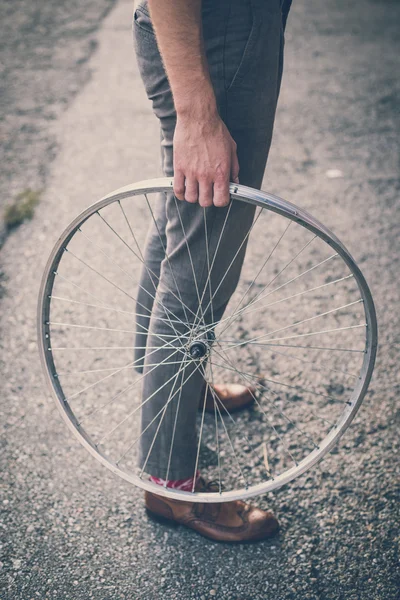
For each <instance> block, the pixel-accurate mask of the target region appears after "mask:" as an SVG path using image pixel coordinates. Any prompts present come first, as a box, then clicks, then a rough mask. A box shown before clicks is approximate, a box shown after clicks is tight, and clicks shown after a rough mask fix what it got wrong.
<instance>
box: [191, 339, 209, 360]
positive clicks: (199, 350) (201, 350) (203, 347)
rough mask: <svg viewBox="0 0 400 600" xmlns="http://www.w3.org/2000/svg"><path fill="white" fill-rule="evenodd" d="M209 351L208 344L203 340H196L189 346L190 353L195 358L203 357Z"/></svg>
mask: <svg viewBox="0 0 400 600" xmlns="http://www.w3.org/2000/svg"><path fill="white" fill-rule="evenodd" d="M207 352H208V345H207V344H206V342H205V341H203V340H196V341H194V342H192V343H191V344H190V346H189V354H190V356H191V357H192V358H193V359H194V360H199V359H200V358H203V356H205V355H206V354H207Z"/></svg>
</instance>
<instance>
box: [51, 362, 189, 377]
mask: <svg viewBox="0 0 400 600" xmlns="http://www.w3.org/2000/svg"><path fill="white" fill-rule="evenodd" d="M181 363H182V361H181V360H177V361H173V362H167V363H164V364H165V365H180V364H181ZM159 364H160V363H153V364H149V363H146V367H158V365H159ZM131 368H132V364H131V363H129V364H128V365H125V366H124V367H108V368H107V369H86V370H85V371H62V372H61V373H60V372H59V371H58V372H57V377H62V376H64V375H83V374H86V373H104V372H105V371H115V370H116V369H120V370H121V371H123V370H124V369H131Z"/></svg>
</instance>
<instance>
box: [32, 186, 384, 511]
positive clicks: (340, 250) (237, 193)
mask: <svg viewBox="0 0 400 600" xmlns="http://www.w3.org/2000/svg"><path fill="white" fill-rule="evenodd" d="M172 186H173V179H171V178H159V179H152V180H146V181H141V182H138V183H136V184H132V185H129V186H126V187H124V188H121V189H118V190H116V191H114V192H112V193H110V194H108V195H107V196H105V197H104V198H102V199H101V200H99V201H98V202H96V203H94V204H93V205H91V206H89V207H88V208H87V209H85V210H84V211H83V212H82V213H81V214H80V215H79V216H78V217H76V218H75V219H74V220H73V221H72V222H71V223H70V224H69V225H68V227H67V228H66V229H65V231H64V232H63V234H62V235H61V236H60V238H59V239H58V241H57V243H56V244H55V246H54V248H53V250H52V252H51V254H50V256H49V259H48V261H47V264H46V267H45V271H44V274H43V278H42V283H41V287H40V292H39V302H38V342H39V352H40V358H41V362H42V366H43V370H44V373H45V376H46V380H47V383H48V385H49V388H50V390H51V393H52V396H53V398H54V400H55V402H56V404H57V406H58V409H59V410H60V412H61V415H62V417H63V419H64V421H65V422H66V424H67V426H68V427H69V428H70V430H71V431H72V432H73V433H74V435H75V436H76V437H77V439H78V440H79V441H80V443H81V444H82V445H83V446H84V447H85V448H86V449H87V450H88V451H89V452H90V453H91V454H92V455H93V456H94V457H95V458H96V459H97V460H99V461H100V462H101V463H102V464H103V465H104V466H106V467H107V468H108V469H110V470H111V471H112V472H113V473H115V474H116V475H118V476H120V477H122V478H123V479H125V480H126V481H129V482H130V483H133V484H134V485H136V486H138V487H140V488H142V489H144V490H147V491H149V492H156V493H157V494H159V495H162V496H165V497H168V498H173V499H179V500H188V501H194V500H195V501H201V502H222V501H232V500H236V499H246V498H249V497H252V496H256V495H259V494H264V493H266V492H269V491H272V490H274V489H277V488H279V487H281V486H282V485H285V484H286V483H289V482H290V481H292V480H293V479H295V478H296V477H298V476H300V475H301V474H303V473H305V472H306V471H307V470H308V469H310V468H311V467H313V466H314V465H315V464H316V463H317V462H319V461H320V460H321V459H322V458H323V457H324V456H325V454H326V453H328V452H329V451H330V450H331V449H332V448H333V446H334V445H335V444H336V443H337V441H338V440H339V438H340V437H341V436H342V435H343V433H344V432H345V431H346V429H347V428H348V427H349V425H350V423H351V421H352V420H353V418H354V416H355V415H356V413H357V411H358V409H359V407H360V405H361V402H362V400H363V398H364V396H365V394H366V391H367V388H368V385H369V382H370V379H371V376H372V372H373V368H374V362H375V356H376V348H377V322H376V314H375V308H374V303H373V300H372V296H371V293H370V290H369V288H368V285H367V283H366V281H365V278H364V276H363V274H362V272H361V271H360V269H359V267H358V266H357V264H356V263H355V261H354V259H353V258H352V256H351V255H350V253H349V252H348V251H347V250H346V248H345V247H344V245H343V244H342V243H341V242H340V241H339V240H338V239H337V237H336V236H335V235H334V234H332V233H331V232H330V231H329V230H328V229H327V228H326V227H325V226H324V225H322V224H321V223H320V222H319V221H317V220H316V219H315V218H314V217H312V216H311V215H309V214H308V213H307V212H306V211H304V210H302V209H300V208H298V207H296V206H294V205H293V204H291V203H289V202H287V201H285V200H282V199H280V198H278V197H276V196H274V195H272V194H269V193H266V192H263V191H259V190H255V189H252V188H249V187H246V186H242V185H236V184H231V185H230V193H231V196H232V198H233V199H237V200H240V201H244V202H248V203H251V204H255V205H257V206H259V207H262V208H266V209H267V210H269V211H271V212H273V213H277V214H279V215H280V216H282V217H286V218H287V219H289V220H291V221H293V222H296V223H298V224H299V225H301V226H302V227H304V228H305V229H307V230H308V231H310V232H312V233H313V234H315V235H316V236H317V237H318V238H319V239H321V240H322V241H324V242H325V243H327V244H328V245H329V246H330V247H331V248H332V249H333V250H334V251H335V252H336V253H337V254H338V255H339V256H340V257H341V259H342V260H343V261H344V263H345V264H346V265H347V267H348V269H349V270H350V271H351V273H352V274H353V276H354V279H355V281H356V283H357V286H358V289H359V292H360V294H361V298H362V302H363V307H364V313H365V322H366V335H365V351H364V357H363V361H362V366H361V370H360V373H359V378H358V380H357V383H356V384H355V387H354V390H353V392H352V394H351V396H350V398H349V400H348V401H347V402H346V408H345V409H344V410H343V412H342V414H341V417H340V418H339V420H338V421H337V422H336V423H335V426H334V427H333V428H332V429H331V431H330V432H329V433H328V435H327V436H326V437H325V438H324V439H323V441H322V442H321V443H319V444H318V448H315V449H314V450H313V451H312V452H310V453H309V454H308V455H307V456H306V457H305V458H304V459H302V460H301V461H300V462H298V464H297V465H296V466H294V467H292V468H291V469H288V470H286V471H285V472H284V473H282V474H280V475H278V476H275V477H274V478H273V479H269V480H268V481H264V482H262V483H259V484H256V485H252V486H251V487H249V488H246V487H241V488H238V489H234V490H230V491H224V492H222V493H221V492H207V493H205V492H196V491H195V492H185V491H181V490H173V489H170V488H165V487H162V486H158V485H155V484H153V483H152V482H150V481H148V480H146V479H143V478H141V477H139V476H138V475H135V474H134V473H131V472H128V471H126V470H124V469H121V468H120V467H119V466H118V465H117V464H116V463H115V462H113V461H112V460H111V459H110V458H108V457H107V456H106V455H105V454H104V453H103V452H102V451H101V450H100V449H99V448H98V447H97V446H96V444H95V443H94V442H93V441H92V439H91V437H90V436H89V435H88V434H87V433H86V431H85V429H84V428H83V427H82V426H80V425H79V424H78V421H77V419H76V416H75V414H74V412H73V410H72V409H71V407H70V405H69V403H68V401H66V400H65V395H64V392H63V389H62V387H61V385H60V382H59V380H58V378H57V377H55V376H54V374H55V373H56V368H55V364H54V359H53V354H52V352H51V351H49V350H48V348H49V340H50V339H51V330H50V326H49V324H48V323H49V313H50V297H51V295H52V290H53V285H54V279H55V272H57V268H58V265H59V263H60V260H61V258H62V255H63V253H64V247H65V246H66V245H67V244H68V243H69V242H70V240H71V239H72V238H73V236H74V234H75V233H76V231H77V230H78V228H79V227H80V226H81V225H82V224H83V223H84V222H85V221H86V220H87V219H89V217H90V216H91V215H93V214H94V213H95V212H96V211H99V210H101V209H103V208H105V207H106V206H108V205H110V204H112V203H114V202H117V201H122V200H124V199H126V198H129V197H132V196H136V195H140V194H143V193H148V194H150V193H153V192H171V190H172Z"/></svg>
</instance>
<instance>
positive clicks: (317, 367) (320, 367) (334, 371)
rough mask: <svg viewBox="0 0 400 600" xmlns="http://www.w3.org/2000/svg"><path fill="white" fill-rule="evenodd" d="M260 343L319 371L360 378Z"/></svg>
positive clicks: (272, 350)
mask: <svg viewBox="0 0 400 600" xmlns="http://www.w3.org/2000/svg"><path fill="white" fill-rule="evenodd" d="M218 345H219V346H220V347H221V349H222V348H223V346H221V344H218ZM260 345H261V346H264V345H265V346H266V348H267V350H268V352H271V354H279V355H280V356H285V357H287V358H293V359H294V360H299V361H300V362H302V363H306V364H310V365H313V367H314V368H315V369H316V370H317V371H331V372H332V373H342V374H343V375H347V376H348V377H354V378H355V379H359V378H360V376H359V375H355V374H354V373H349V372H348V371H342V370H341V369H332V368H331V367H328V365H325V364H323V363H318V362H316V361H314V360H306V359H304V358H300V357H299V356H295V355H294V354H287V353H286V352H279V350H275V349H272V348H271V347H269V346H268V345H266V344H260Z"/></svg>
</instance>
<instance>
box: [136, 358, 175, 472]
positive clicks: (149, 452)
mask: <svg viewBox="0 0 400 600" xmlns="http://www.w3.org/2000/svg"><path fill="white" fill-rule="evenodd" d="M185 367H186V365H185V364H181V366H180V368H179V370H178V372H177V373H176V376H175V379H174V382H173V384H172V387H171V391H170V393H169V396H168V400H167V402H166V403H165V406H164V410H163V413H162V415H161V418H160V421H159V423H158V425H157V429H156V432H155V434H154V436H153V441H152V442H151V445H150V448H149V451H148V453H147V456H146V460H145V461H144V464H143V466H142V468H141V471H140V474H139V477H140V478H142V476H143V471H144V470H145V468H146V465H147V461H148V460H149V457H150V454H151V451H152V450H153V447H154V444H155V442H156V439H157V436H158V432H159V431H160V427H161V424H162V422H163V420H164V416H165V413H166V412H167V408H168V405H169V403H170V401H171V396H172V393H173V391H174V389H175V385H176V382H177V381H178V378H179V375H180V374H181V373H183V372H184V370H185ZM180 391H182V385H181V387H180Z"/></svg>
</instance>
